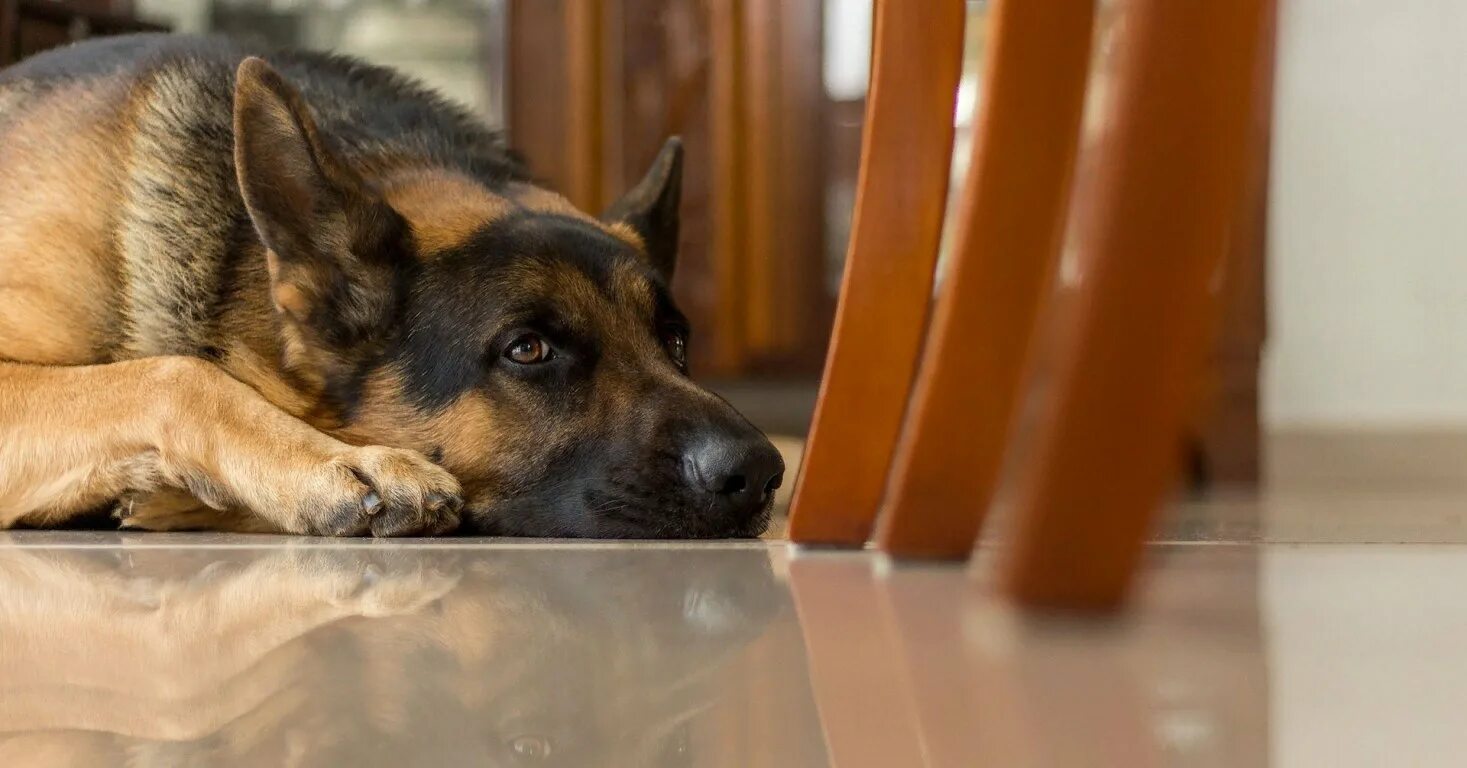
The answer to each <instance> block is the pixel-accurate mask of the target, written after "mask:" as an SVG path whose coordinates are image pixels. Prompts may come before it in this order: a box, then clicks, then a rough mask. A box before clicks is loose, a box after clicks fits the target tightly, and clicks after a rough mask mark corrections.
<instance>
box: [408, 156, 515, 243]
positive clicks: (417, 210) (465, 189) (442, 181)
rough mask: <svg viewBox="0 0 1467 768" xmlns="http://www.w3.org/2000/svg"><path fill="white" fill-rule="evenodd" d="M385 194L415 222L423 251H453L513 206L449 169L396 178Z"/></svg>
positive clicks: (419, 172) (414, 229)
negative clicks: (450, 171)
mask: <svg viewBox="0 0 1467 768" xmlns="http://www.w3.org/2000/svg"><path fill="white" fill-rule="evenodd" d="M382 193H383V197H385V198H386V199H387V202H388V203H389V204H391V205H392V207H393V209H395V210H396V211H397V212H398V213H400V214H402V215H403V217H405V218H406V219H407V220H408V222H409V223H411V224H412V228H413V237H414V238H415V239H416V240H417V245H418V247H419V252H420V253H434V252H442V251H447V250H450V249H452V248H454V247H456V246H458V245H460V244H461V243H463V242H464V241H465V240H467V239H468V237H469V236H470V235H472V234H473V233H474V232H476V231H478V230H479V229H480V228H482V227H484V226H485V225H486V224H490V223H492V222H493V221H494V220H496V219H498V218H500V217H501V216H504V215H505V214H506V213H508V212H510V210H512V208H513V206H512V204H511V203H510V201H508V200H506V199H505V198H503V197H500V196H499V195H496V194H494V193H492V192H490V191H489V190H487V189H485V188H484V187H483V186H482V185H480V184H477V183H475V182H474V181H473V180H471V179H469V178H467V177H464V176H461V175H458V174H454V173H449V172H446V171H417V172H412V173H408V174H403V175H401V176H397V177H394V178H393V179H391V181H390V182H388V183H387V184H386V185H384V188H383V189H382Z"/></svg>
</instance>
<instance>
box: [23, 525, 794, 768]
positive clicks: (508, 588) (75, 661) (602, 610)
mask: <svg viewBox="0 0 1467 768" xmlns="http://www.w3.org/2000/svg"><path fill="white" fill-rule="evenodd" d="M784 599H785V598H784V593H783V591H782V590H779V589H777V588H776V585H775V582H774V578H773V575H772V573H771V569H770V566H769V561H768V556H767V555H766V553H765V552H763V551H762V550H759V549H695V550H675V549H668V550H643V551H631V552H629V551H627V550H616V549H560V550H533V549H497V550H487V551H478V552H475V551H473V550H457V551H454V550H447V549H438V548H429V549H417V550H411V549H409V550H390V551H381V550H379V549H377V548H366V549H362V548H301V549H271V550H228V549H221V550H179V549H139V550H127V549H121V550H109V549H91V550H88V549H75V550H58V549H17V548H0V765H25V766H38V765H114V764H127V765H132V766H150V765H167V766H177V765H219V764H238V763H244V764H260V765H451V764H465V763H474V764H479V765H576V766H585V765H637V766H642V765H674V764H679V763H681V762H688V761H690V758H691V755H689V754H688V752H689V745H688V742H687V738H688V733H689V728H690V724H691V723H692V721H693V720H695V718H696V717H697V716H698V714H699V713H700V712H701V711H704V710H705V709H706V708H707V707H708V706H709V705H710V704H711V703H712V702H713V701H714V699H715V697H716V696H717V695H718V694H719V691H720V688H719V686H718V680H720V679H721V677H720V675H719V672H720V669H719V667H720V665H721V664H725V663H727V662H728V661H729V660H730V659H731V658H733V657H734V652H735V651H737V650H738V649H739V648H741V647H742V646H743V645H745V644H746V643H747V642H749V641H750V640H752V639H753V638H755V637H756V636H757V635H758V634H759V633H760V632H761V631H762V630H763V629H764V628H765V627H767V626H768V624H769V623H770V622H771V621H773V620H775V619H776V618H778V619H780V620H792V618H791V612H790V611H788V610H787V609H786V607H785V606H784V605H783V603H782V601H783V600H784Z"/></svg>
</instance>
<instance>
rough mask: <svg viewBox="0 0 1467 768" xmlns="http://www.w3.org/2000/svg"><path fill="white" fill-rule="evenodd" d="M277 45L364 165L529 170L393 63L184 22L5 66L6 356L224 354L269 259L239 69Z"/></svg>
mask: <svg viewBox="0 0 1467 768" xmlns="http://www.w3.org/2000/svg"><path fill="white" fill-rule="evenodd" d="M251 55H263V56H267V57H268V58H269V60H270V61H271V63H272V65H273V66H275V67H276V68H277V69H278V70H279V71H280V72H281V73H282V74H283V75H284V76H286V77H287V78H288V79H290V81H291V82H293V83H294V84H296V86H297V87H298V88H299V89H300V90H301V92H302V95H303V96H304V97H305V99H306V101H307V102H308V103H309V104H310V105H311V107H312V108H313V110H314V113H315V116H316V119H317V121H318V123H319V125H320V127H321V129H322V132H323V134H324V135H325V136H326V137H328V140H329V141H331V142H332V143H333V145H334V146H335V148H336V149H337V150H338V151H339V152H340V153H341V154H342V156H344V157H346V158H348V159H349V160H351V161H352V162H353V164H354V165H355V166H356V167H358V168H359V169H362V170H363V172H365V173H367V174H371V173H372V172H373V171H374V169H375V170H379V171H381V170H389V169H391V170H400V169H401V168H402V167H403V166H409V167H410V166H412V165H413V164H432V165H435V166H439V167H451V168H454V169H456V170H458V171H461V172H463V173H465V174H467V175H470V176H472V177H474V178H476V179H478V180H480V181H481V182H483V183H485V184H486V185H488V186H490V187H494V186H498V185H501V184H503V183H504V182H505V181H507V180H511V179H522V178H523V177H524V172H523V170H522V169H521V167H520V165H519V164H518V163H517V162H516V161H515V160H514V159H513V158H512V157H511V156H510V155H509V153H508V152H507V151H506V149H505V147H504V144H503V142H502V140H501V138H500V136H499V135H498V134H497V133H495V132H493V131H491V130H489V129H488V128H487V127H486V126H484V125H483V123H482V122H481V121H480V120H478V119H477V118H475V117H474V116H473V115H471V114H470V113H468V112H467V111H465V110H463V109H461V108H459V107H457V106H454V105H452V104H449V103H447V102H445V101H443V100H442V99H440V98H439V97H437V96H436V95H435V94H433V93H432V92H431V91H429V90H427V89H426V88H424V87H422V86H420V85H418V84H416V83H414V82H412V81H410V80H407V79H405V78H403V77H401V76H400V75H397V74H395V73H393V72H391V71H390V70H386V69H383V68H379V67H374V66H370V65H367V64H364V63H362V62H360V61H357V60H354V59H350V58H346V57H341V56H332V55H326V54H319V53H308V52H298V51H288V50H270V49H267V48H265V47H251V46H249V45H245V44H240V43H236V42H233V41H228V40H223V39H214V38H197V37H182V36H168V35H138V36H127V37H119V38H109V39H105V40H101V41H96V42H90V43H85V44H81V45H76V46H72V47H69V48H65V49H61V50H58V51H53V52H49V53H46V54H42V55H40V56H36V57H34V58H31V59H28V60H26V61H24V62H22V63H20V64H18V65H16V66H13V67H11V68H9V69H7V70H3V71H0V359H9V360H15V361H21V362H36V363H53V364H79V363H92V362H103V361H110V360H116V359H124V358H131V357H142V356H150V355H162V354H199V353H201V352H202V351H204V350H207V349H208V348H209V347H210V345H211V344H212V343H213V339H214V338H215V337H216V336H217V335H218V332H219V328H218V326H219V324H220V323H221V322H224V319H223V318H224V314H225V310H226V309H227V306H228V305H230V304H231V303H232V302H233V303H239V302H237V301H236V300H237V299H238V298H239V297H238V296H237V294H238V293H240V292H247V291H250V290H253V289H256V288H260V289H263V286H264V284H265V275H264V274H263V265H262V264H260V263H258V262H257V261H251V262H249V263H241V260H240V259H238V258H236V257H237V256H238V255H239V252H240V245H241V243H242V242H243V241H246V240H248V239H250V237H251V231H250V222H249V219H248V216H247V215H246V212H245V209H244V205H243V203H242V201H241V198H240V194H239V189H238V182H237V180H236V177H235V171H234V157H233V134H232V126H233V102H232V98H233V91H234V78H235V69H236V67H237V66H238V64H239V62H240V61H241V60H243V59H244V58H245V57H247V56H251Z"/></svg>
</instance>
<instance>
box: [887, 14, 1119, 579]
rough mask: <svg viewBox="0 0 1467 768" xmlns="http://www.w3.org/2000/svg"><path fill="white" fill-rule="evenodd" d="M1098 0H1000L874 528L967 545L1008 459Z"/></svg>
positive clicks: (912, 542)
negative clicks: (966, 159) (921, 345)
mask: <svg viewBox="0 0 1467 768" xmlns="http://www.w3.org/2000/svg"><path fill="white" fill-rule="evenodd" d="M1094 8H1095V3H1094V2H1093V0H1066V1H1065V2H1044V3H1036V2H1032V0H1000V2H997V3H995V4H994V6H993V10H992V11H991V13H992V14H993V17H992V20H991V23H990V26H989V30H990V35H989V39H990V40H991V43H990V45H991V46H992V49H991V51H990V53H989V55H988V61H987V69H986V71H985V75H984V86H983V91H982V92H983V103H982V104H981V106H980V107H979V110H980V111H979V118H978V123H977V125H978V132H977V137H976V144H975V146H974V149H973V163H972V165H971V167H970V170H969V171H968V178H967V183H966V185H965V188H964V191H963V198H962V203H961V207H960V211H959V215H960V216H961V220H960V222H959V225H958V226H959V230H958V236H957V245H956V248H955V250H954V253H953V262H952V264H951V266H950V267H949V272H948V275H947V278H946V280H945V281H944V283H943V286H942V288H941V291H940V293H939V296H938V302H937V308H936V310H935V313H934V316H933V320H932V328H931V330H930V331H929V332H928V338H927V346H926V348H925V350H924V352H923V361H922V369H921V374H920V375H919V377H918V379H917V385H916V391H915V393H914V395H913V398H912V406H911V410H910V412H909V414H908V416H907V426H906V429H905V431H904V433H903V435H902V439H901V442H900V443H899V447H898V450H897V456H896V462H895V464H894V465H893V468H892V477H891V482H890V488H889V490H888V495H887V499H886V504H885V509H884V510H883V511H882V513H881V518H880V525H879V529H878V533H877V541H878V542H879V543H880V545H881V547H882V549H884V550H886V551H887V552H890V553H891V554H894V555H899V556H911V557H941V558H965V557H967V556H968V553H969V552H970V551H972V548H973V541H974V539H975V537H976V535H977V533H978V529H979V526H980V525H981V524H982V520H983V515H984V512H985V511H986V510H987V508H988V504H989V501H990V500H991V498H992V495H993V489H994V484H995V482H996V479H997V477H998V473H999V467H1000V464H1001V462H1002V460H1003V452H1004V447H1005V444H1006V442H1007V437H1008V432H1009V426H1010V423H1011V422H1012V417H1013V413H1014V411H1015V401H1016V397H1015V395H1016V393H1017V392H1018V390H1019V384H1020V381H1021V379H1022V371H1023V368H1024V362H1025V358H1026V356H1027V352H1028V349H1029V339H1030V336H1031V330H1032V328H1033V326H1034V322H1035V318H1036V315H1037V314H1038V308H1039V305H1040V301H1041V299H1042V297H1043V294H1044V289H1045V287H1046V286H1047V285H1048V283H1049V276H1050V274H1051V271H1052V270H1051V266H1052V264H1053V263H1054V262H1055V260H1056V257H1057V255H1058V252H1059V246H1060V242H1061V240H1062V235H1063V232H1064V224H1065V211H1066V210H1067V204H1068V202H1069V190H1070V178H1071V176H1072V170H1073V168H1074V160H1075V150H1076V145H1077V144H1078V143H1079V135H1080V116H1081V113H1082V112H1083V108H1084V102H1085V81H1086V78H1087V76H1088V74H1089V69H1090V37H1091V31H1092V27H1093V24H1094Z"/></svg>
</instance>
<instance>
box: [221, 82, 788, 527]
mask: <svg viewBox="0 0 1467 768" xmlns="http://www.w3.org/2000/svg"><path fill="white" fill-rule="evenodd" d="M234 130H235V153H236V154H235V160H236V170H237V172H238V176H239V184H240V189H241V193H242V195H243V197H244V200H245V203H246V207H247V208H248V211H249V214H250V217H251V219H252V220H253V223H254V226H255V229H256V231H257V232H258V234H259V236H260V239H261V241H262V242H263V243H264V245H265V248H266V254H265V258H266V260H267V263H268V267H269V276H270V296H271V299H272V301H273V303H274V307H275V311H276V313H277V317H278V319H279V323H278V326H279V332H280V334H281V337H282V338H281V345H282V348H283V350H284V351H283V354H282V357H283V360H284V367H285V369H286V372H287V374H288V376H289V377H290V378H291V380H292V381H293V383H294V385H295V386H296V387H298V388H301V389H304V390H308V391H311V392H314V393H317V397H318V398H319V399H320V402H321V403H323V406H324V408H325V410H328V411H330V413H331V417H332V419H334V420H335V424H334V425H333V426H331V427H329V428H328V429H329V430H330V431H332V432H333V433H334V434H337V435H339V436H341V437H343V439H346V440H349V441H351V442H355V443H380V444H386V445H394V446H400V447H408V448H415V449H418V450H420V451H422V452H424V453H425V454H427V455H428V456H430V457H431V458H434V459H435V460H437V461H439V462H440V463H441V464H443V466H444V467H446V468H447V469H448V470H449V471H451V472H453V473H454V474H455V475H457V476H458V477H459V479H460V480H461V482H462V483H463V485H464V491H465V501H466V504H465V515H464V517H465V521H466V525H467V526H468V527H469V528H471V529H472V530H476V531H480V532H488V533H497V534H506V535H539V536H587V537H711V536H753V535H757V534H759V533H760V532H762V531H763V530H764V528H765V526H766V525H767V522H768V515H769V507H770V504H771V502H772V496H773V493H774V489H775V488H777V487H778V486H779V484H780V482H781V479H782V475H783V469H784V467H783V462H782V461H781V459H780V456H779V454H778V453H777V452H776V451H775V450H774V448H773V446H772V445H770V443H769V441H768V440H766V439H765V438H764V436H763V435H762V434H760V433H759V432H758V431H757V430H756V429H755V428H754V427H753V426H751V425H750V424H749V423H748V422H747V421H746V420H745V419H744V418H743V417H741V416H740V415H739V414H738V413H736V412H735V411H734V410H733V409H732V408H731V407H730V406H729V405H728V404H727V403H726V402H724V401H723V400H721V399H720V398H718V397H717V396H715V395H713V394H712V393H710V392H708V391H706V390H704V389H702V388H700V387H699V386H697V385H695V384H694V383H693V382H692V381H691V380H690V379H689V378H688V371H687V347H688V343H689V329H688V324H687V321H686V320H685V318H684V317H683V315H682V314H681V313H680V312H679V311H678V309H677V307H676V305H675V304H674V302H673V300H672V296H671V294H670V293H669V290H668V284H669V281H670V280H671V278H672V273H673V268H674V264H675V261H676V251H677V238H678V201H679V187H680V182H681V162H682V149H681V146H680V144H679V143H678V141H677V140H676V139H674V140H671V141H669V142H668V143H667V145H666V146H665V147H664V148H663V150H662V152H661V154H659V155H658V157H657V159H656V161H655V162H654V163H653V165H652V168H651V170H650V171H649V172H648V174H647V176H646V177H645V178H644V179H643V180H642V181H641V182H640V183H638V184H637V185H636V187H635V188H633V189H632V190H631V191H630V192H629V193H628V194H627V195H626V196H625V197H624V198H622V199H621V200H620V201H618V202H617V203H616V204H615V205H613V206H612V207H611V209H610V210H609V211H608V212H607V213H606V214H605V215H604V216H602V217H601V218H600V219H597V218H593V217H590V216H587V215H585V214H583V213H581V212H579V211H577V210H575V209H574V208H573V207H572V206H571V205H570V204H569V203H568V202H566V201H565V200H564V199H563V198H561V197H559V196H557V195H554V194H553V193H550V192H547V191H545V190H543V189H540V188H537V187H534V186H531V185H529V184H523V183H517V182H508V183H505V184H503V185H496V186H495V187H494V188H493V189H491V188H490V187H488V186H486V185H484V184H482V183H480V182H478V181H475V180H473V179H471V178H470V177H469V176H467V175H460V174H457V173H454V172H452V171H450V170H445V169H442V168H435V167H431V166H430V165H428V164H426V163H424V162H422V161H416V162H404V163H401V164H399V165H397V166H396V167H391V164H390V163H389V164H387V166H384V167H378V168H374V169H370V170H367V169H362V168H356V167H353V166H352V164H351V163H349V162H347V161H345V160H344V159H343V156H342V154H341V153H340V152H339V151H338V149H337V148H338V146H339V145H337V144H336V143H335V142H336V139H334V138H333V137H331V136H327V135H324V134H323V133H322V132H321V131H319V130H318V128H317V127H316V124H315V123H314V121H313V119H312V116H311V111H310V108H309V107H308V106H307V105H306V103H305V102H304V101H303V99H302V98H301V96H300V95H299V93H298V92H297V91H295V90H294V89H293V88H292V87H291V86H290V85H289V84H288V83H286V82H285V81H284V80H283V79H282V78H281V77H280V76H279V75H278V74H277V73H276V72H274V71H273V70H272V69H270V68H269V67H268V66H267V65H266V64H264V62H262V61H259V60H257V59H252V60H248V61H246V62H245V63H244V64H243V65H241V67H240V70H239V78H238V83H237V86H236V92H235V128H234Z"/></svg>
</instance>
